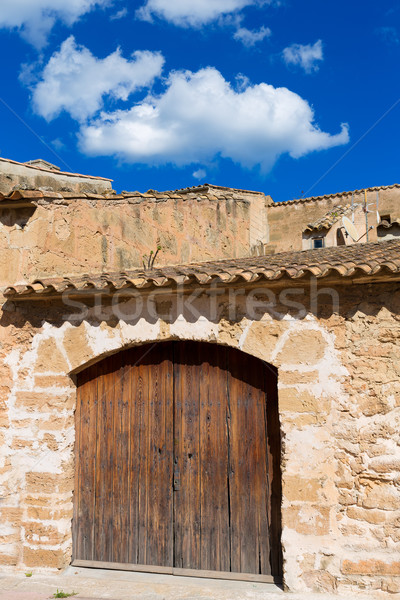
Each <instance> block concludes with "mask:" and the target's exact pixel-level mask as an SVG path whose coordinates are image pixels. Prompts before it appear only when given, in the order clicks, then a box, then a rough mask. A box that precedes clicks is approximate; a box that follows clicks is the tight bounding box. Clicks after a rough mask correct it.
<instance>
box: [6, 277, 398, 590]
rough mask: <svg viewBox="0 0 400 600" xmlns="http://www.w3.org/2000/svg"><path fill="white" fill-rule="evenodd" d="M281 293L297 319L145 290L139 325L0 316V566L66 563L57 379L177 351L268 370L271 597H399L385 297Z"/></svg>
mask: <svg viewBox="0 0 400 600" xmlns="http://www.w3.org/2000/svg"><path fill="white" fill-rule="evenodd" d="M328 283H329V282H328ZM328 283H324V286H323V287H325V288H326V287H327V285H328ZM294 291H296V298H295V299H296V302H298V303H301V304H302V306H304V307H305V311H304V312H299V309H300V307H299V306H296V305H295V304H293V302H292V303H291V304H290V302H289V301H288V295H287V293H286V296H285V294H283V295H282V294H281V293H280V292H281V290H280V289H279V288H277V287H271V288H270V289H269V291H268V302H269V303H271V298H272V299H275V300H276V302H272V305H271V304H270V306H269V307H268V308H267V307H266V305H265V298H264V296H263V295H264V294H265V293H266V288H263V289H261V288H254V289H251V288H249V289H248V290H247V292H246V293H244V291H243V289H240V290H234V288H233V287H232V289H230V290H229V289H227V290H225V292H226V293H225V295H224V294H222V295H219V294H218V295H216V294H215V293H214V292H215V290H213V293H212V294H211V295H210V294H208V293H207V291H205V290H203V292H202V293H200V294H199V295H198V296H197V297H193V298H191V299H190V298H189V299H188V298H187V297H186V302H183V301H182V298H177V297H176V296H175V295H174V294H171V293H170V294H169V295H168V292H165V291H161V290H159V292H158V293H157V294H154V295H153V294H152V293H148V294H146V295H144V296H143V299H144V304H143V310H142V311H141V313H140V314H135V312H136V310H135V306H134V301H133V300H130V301H128V302H127V303H125V304H124V305H121V306H120V307H119V308H120V317H119V318H118V319H117V318H116V317H115V310H112V307H111V306H106V307H105V308H104V309H103V311H102V314H101V315H99V314H98V312H96V311H97V310H98V309H96V307H93V308H89V312H88V313H87V314H86V315H85V316H84V317H82V318H77V319H76V320H73V322H70V321H65V320H64V308H63V307H62V305H61V304H58V303H56V302H53V303H48V304H46V303H44V304H42V303H41V302H36V303H35V302H31V303H29V302H27V303H10V302H8V303H6V305H5V306H4V312H3V315H2V318H1V323H0V325H1V327H0V344H1V345H0V353H1V360H2V367H1V379H0V381H1V387H0V564H1V565H2V566H3V567H4V568H9V569H13V568H17V569H24V570H31V569H36V568H43V567H54V568H62V567H65V566H67V565H68V564H69V562H70V557H71V518H72V499H73V487H74V479H73V474H74V407H75V397H76V389H75V384H74V375H73V374H74V373H76V372H77V371H79V370H82V369H83V368H85V367H86V366H87V365H88V364H91V363H92V362H94V361H96V360H98V359H99V358H102V357H104V356H106V355H108V354H110V353H114V352H117V351H119V350H120V349H125V348H127V347H129V346H131V345H136V344H141V343H146V342H151V341H162V340H169V339H185V340H187V339H193V340H199V341H207V342H212V343H219V344H224V345H229V346H232V347H235V348H239V349H241V350H243V351H244V352H247V353H249V354H252V355H254V356H256V357H258V358H261V359H262V360H264V361H266V362H267V363H269V364H271V365H274V366H276V367H277V368H278V382H279V411H280V427H281V436H282V461H281V469H282V482H283V501H282V525H283V535H282V544H283V556H284V577H285V583H286V586H287V587H288V588H289V589H290V590H292V591H295V590H296V591H301V590H303V591H306V590H314V591H335V590H340V591H342V592H346V591H350V590H359V589H363V590H364V589H365V590H366V591H369V592H370V593H371V597H374V598H378V597H380V596H381V595H382V597H384V596H385V595H386V593H387V592H392V593H395V592H400V533H399V532H400V527H399V525H400V508H399V507H400V450H399V446H400V437H399V431H400V378H399V375H400V372H399V363H398V348H399V345H398V344H399V336H400V301H399V298H400V293H399V292H400V285H399V284H389V283H386V284H382V285H378V284H373V285H353V286H343V287H337V288H336V289H334V288H332V289H331V290H330V291H329V292H328V293H326V292H325V293H323V294H322V293H321V294H320V295H319V296H318V298H317V300H318V303H319V304H318V303H316V302H315V293H316V290H315V289H314V290H313V294H314V296H313V298H314V300H313V301H312V302H311V300H310V295H309V291H308V290H301V288H296V289H295V290H293V289H292V290H291V292H292V293H293V292H294ZM289 295H291V294H289ZM188 300H191V302H190V303H189V302H188ZM291 300H292V301H293V298H292V299H291ZM332 300H334V301H335V303H336V310H332ZM263 301H264V304H263ZM121 313H122V314H126V315H129V314H131V316H130V317H128V316H127V317H125V318H124V317H122V316H121ZM69 319H70V320H71V315H70V317H69Z"/></svg>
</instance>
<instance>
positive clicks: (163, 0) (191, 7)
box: [136, 0, 266, 27]
mask: <svg viewBox="0 0 400 600" xmlns="http://www.w3.org/2000/svg"><path fill="white" fill-rule="evenodd" d="M265 3H266V2H265V1H263V0H190V1H188V0H146V3H145V4H144V5H143V6H142V7H141V8H139V10H138V11H137V12H136V14H137V16H138V17H139V18H141V19H143V20H145V21H151V20H152V19H153V17H154V16H156V17H159V18H161V19H165V20H166V21H169V22H170V23H174V24H175V25H180V26H182V27H200V26H201V25H205V24H207V23H211V22H212V21H215V20H216V19H218V18H219V17H220V16H223V15H227V14H229V13H233V12H237V11H239V10H241V9H242V8H244V7H245V6H251V5H257V4H265Z"/></svg>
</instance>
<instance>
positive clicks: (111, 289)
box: [4, 240, 400, 301]
mask: <svg viewBox="0 0 400 600" xmlns="http://www.w3.org/2000/svg"><path fill="white" fill-rule="evenodd" d="M312 278H316V279H324V280H329V281H330V282H334V283H336V284H341V283H369V282H377V283H379V282H383V281H396V280H397V281H399V280H400V240H390V241H387V242H375V243H370V244H354V245H352V246H340V247H334V248H323V249H316V250H305V251H302V252H283V253H279V254H274V255H269V256H260V257H251V258H238V259H232V260H220V261H216V262H205V263H195V264H187V265H180V266H165V267H160V268H157V269H151V270H146V271H144V270H142V269H140V270H139V269H135V270H131V271H125V272H117V273H98V274H93V275H80V276H71V277H58V278H43V279H36V280H35V281H33V282H32V283H23V284H21V285H13V286H9V287H8V288H7V289H6V290H5V292H4V296H5V297H6V298H7V299H10V300H14V301H23V300H46V299H51V298H55V297H58V296H60V295H62V294H63V293H68V295H69V296H71V297H75V296H79V297H82V298H83V297H93V296H95V295H98V294H104V295H113V294H115V293H117V292H118V293H122V294H123V293H124V292H126V293H127V294H129V293H131V292H132V291H133V290H147V289H148V290H151V289H157V288H165V291H167V289H168V290H169V291H170V290H171V289H172V290H173V289H177V288H179V289H185V288H191V287H200V288H207V287H210V285H211V284H216V285H222V286H225V285H235V286H239V285H245V286H248V285H250V284H253V283H256V282H257V283H258V284H262V283H265V282H269V284H272V283H273V282H279V283H281V284H282V283H286V284H287V285H295V284H296V283H300V284H305V283H307V282H308V281H309V280H310V279H312Z"/></svg>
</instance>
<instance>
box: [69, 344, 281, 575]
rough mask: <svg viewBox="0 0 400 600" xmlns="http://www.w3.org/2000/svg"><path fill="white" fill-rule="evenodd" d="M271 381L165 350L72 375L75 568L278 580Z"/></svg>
mask: <svg viewBox="0 0 400 600" xmlns="http://www.w3.org/2000/svg"><path fill="white" fill-rule="evenodd" d="M276 385H277V384H276V371H275V370H274V369H273V368H272V367H270V366H268V365H265V364H264V363H263V362H261V361H260V360H258V359H255V358H253V357H251V356H249V355H247V354H244V353H242V352H240V351H238V350H234V349H230V348H225V347H221V346H217V345H214V344H205V343H197V342H164V343H158V344H152V345H146V346H140V347H136V348H133V349H131V350H127V351H124V352H121V353H119V354H116V355H114V356H111V357H110V358H107V359H105V360H103V361H101V362H99V363H97V364H95V365H93V366H92V367H89V368H88V369H87V370H86V371H84V372H82V373H81V374H79V376H78V401H77V410H76V476H75V502H74V520H73V546H74V548H73V554H74V561H73V564H74V565H81V566H83V565H86V566H88V565H90V566H99V567H111V568H124V569H132V570H143V571H153V572H154V571H155V572H161V573H179V574H188V575H190V574H192V575H193V574H195V575H196V576H201V575H205V576H213V577H215V576H220V577H229V578H239V579H252V580H259V579H260V580H266V581H270V580H272V579H273V577H275V578H279V576H280V575H281V552H280V508H279V506H280V496H281V494H280V474H279V445H280V443H279V423H278V413H277V394H276Z"/></svg>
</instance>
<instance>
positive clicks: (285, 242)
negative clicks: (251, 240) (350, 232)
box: [265, 185, 400, 254]
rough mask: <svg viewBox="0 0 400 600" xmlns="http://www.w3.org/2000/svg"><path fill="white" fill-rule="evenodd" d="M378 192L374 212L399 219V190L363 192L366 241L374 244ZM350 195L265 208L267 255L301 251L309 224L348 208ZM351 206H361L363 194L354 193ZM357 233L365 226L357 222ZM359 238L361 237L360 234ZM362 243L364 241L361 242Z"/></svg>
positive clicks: (393, 187) (296, 201)
mask: <svg viewBox="0 0 400 600" xmlns="http://www.w3.org/2000/svg"><path fill="white" fill-rule="evenodd" d="M377 192H379V201H378V209H379V213H380V214H381V215H388V214H390V215H392V218H393V216H395V217H400V187H399V186H397V185H396V186H391V187H386V188H371V189H369V190H367V204H369V210H371V211H372V212H371V214H370V215H369V225H373V226H374V229H373V230H372V231H371V232H370V233H369V241H370V242H375V241H376V240H377V239H378V238H377V233H376V197H377V196H376V195H377ZM351 200H352V192H344V193H340V194H332V195H330V196H320V197H318V198H304V199H302V200H294V201H291V202H280V203H275V204H272V205H271V206H269V207H268V223H269V229H270V237H269V244H268V245H267V246H266V248H265V252H266V253H267V254H272V253H275V252H287V251H290V250H302V249H303V248H302V234H303V231H304V230H305V228H306V227H307V225H308V224H309V223H315V222H316V221H318V219H320V218H321V217H323V216H324V215H326V214H327V213H328V212H329V211H330V210H332V209H333V208H335V206H347V205H349V204H351ZM354 203H355V204H360V205H363V204H364V190H361V191H356V192H354ZM359 229H360V231H361V233H364V232H365V230H366V227H365V223H364V224H363V222H362V221H361V222H360V226H359ZM360 235H361V234H360ZM363 241H366V238H363Z"/></svg>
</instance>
